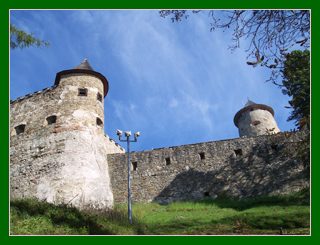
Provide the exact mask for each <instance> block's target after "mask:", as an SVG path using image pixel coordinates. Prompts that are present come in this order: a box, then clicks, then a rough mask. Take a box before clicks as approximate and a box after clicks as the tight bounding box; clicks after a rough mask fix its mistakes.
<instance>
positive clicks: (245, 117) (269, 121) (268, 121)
mask: <svg viewBox="0 0 320 245" xmlns="http://www.w3.org/2000/svg"><path fill="white" fill-rule="evenodd" d="M273 116H274V111H273V109H272V108H271V107H270V106H267V105H263V104H256V103H254V102H252V101H251V100H249V99H248V102H247V103H246V105H245V106H244V107H243V108H242V109H241V110H239V111H238V112H237V114H236V115H235V116H234V119H233V121H234V124H235V125H236V127H237V128H238V129H239V136H240V137H243V136H247V137H252V136H258V135H266V134H268V133H267V130H272V129H273V131H272V132H273V133H278V132H280V129H279V128H278V125H277V123H276V121H275V120H274V118H273Z"/></svg>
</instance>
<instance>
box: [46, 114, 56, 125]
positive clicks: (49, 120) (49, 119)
mask: <svg viewBox="0 0 320 245" xmlns="http://www.w3.org/2000/svg"><path fill="white" fill-rule="evenodd" d="M46 120H47V123H48V125H49V124H53V123H55V122H56V121H57V116H50V117H47V118H46Z"/></svg>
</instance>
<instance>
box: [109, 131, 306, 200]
mask: <svg viewBox="0 0 320 245" xmlns="http://www.w3.org/2000/svg"><path fill="white" fill-rule="evenodd" d="M288 145H290V140H289V142H287V143H280V142H278V143H275V142H273V141H271V139H270V138H269V137H267V136H258V137H250V138H237V139H231V140H222V141H215V142H207V143H199V144H193V145H183V146H176V147H169V148H160V149H154V150H149V151H141V152H132V153H131V154H130V161H131V193H132V201H133V202H137V203H147V202H153V201H155V202H159V203H162V204H168V203H170V202H173V201H183V200H198V199H203V198H206V197H211V198H215V197H217V195H218V194H219V193H221V192H225V193H226V194H228V195H229V196H231V197H233V198H239V199H247V198H252V197H257V196H261V195H276V194H288V193H291V192H294V191H299V190H300V189H302V188H304V187H307V186H309V182H308V175H309V173H307V172H306V171H305V170H304V167H303V164H302V163H301V162H298V161H297V160H290V159H289V158H288V157H286V156H285V153H284V151H283V149H284V148H285V147H287V146H288ZM108 164H109V170H110V175H111V184H112V190H113V194H114V200H115V202H116V203H126V202H127V188H128V187H127V154H110V155H108Z"/></svg>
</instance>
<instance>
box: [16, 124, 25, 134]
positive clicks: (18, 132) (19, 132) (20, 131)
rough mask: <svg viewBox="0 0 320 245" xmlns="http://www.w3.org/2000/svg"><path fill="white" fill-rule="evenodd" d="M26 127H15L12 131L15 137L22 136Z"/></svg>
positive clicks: (23, 125)
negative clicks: (14, 132)
mask: <svg viewBox="0 0 320 245" xmlns="http://www.w3.org/2000/svg"><path fill="white" fill-rule="evenodd" d="M25 127H26V125H25V124H21V125H18V126H16V127H15V128H14V129H15V130H16V135H18V134H23V133H24V130H25Z"/></svg>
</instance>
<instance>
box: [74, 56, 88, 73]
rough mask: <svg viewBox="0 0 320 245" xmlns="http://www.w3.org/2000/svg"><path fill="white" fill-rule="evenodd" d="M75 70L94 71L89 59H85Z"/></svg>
mask: <svg viewBox="0 0 320 245" xmlns="http://www.w3.org/2000/svg"><path fill="white" fill-rule="evenodd" d="M73 69H81V70H90V71H93V69H92V67H91V65H90V64H89V62H88V60H87V58H85V59H84V60H83V61H82V62H81V63H80V64H79V65H77V66H76V67H75V68H73Z"/></svg>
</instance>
